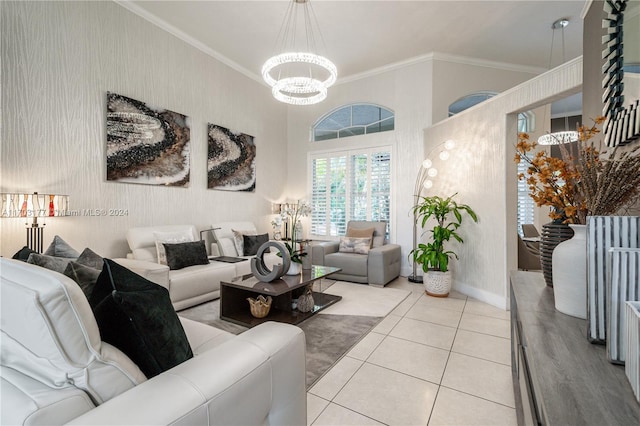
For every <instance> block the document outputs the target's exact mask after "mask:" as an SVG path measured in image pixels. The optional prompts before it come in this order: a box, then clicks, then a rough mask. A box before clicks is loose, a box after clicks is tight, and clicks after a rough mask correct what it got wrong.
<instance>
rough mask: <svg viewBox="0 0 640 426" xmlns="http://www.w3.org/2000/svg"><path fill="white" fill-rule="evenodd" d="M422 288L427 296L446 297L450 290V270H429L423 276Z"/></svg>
mask: <svg viewBox="0 0 640 426" xmlns="http://www.w3.org/2000/svg"><path fill="white" fill-rule="evenodd" d="M423 284H424V289H425V291H426V292H427V294H428V295H429V296H433V297H447V296H449V292H450V291H451V271H447V272H442V271H433V270H431V269H430V270H429V271H428V272H427V273H426V274H424V277H423Z"/></svg>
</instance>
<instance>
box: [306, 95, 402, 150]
mask: <svg viewBox="0 0 640 426" xmlns="http://www.w3.org/2000/svg"><path fill="white" fill-rule="evenodd" d="M394 126H395V116H394V114H393V111H390V110H388V109H386V108H384V107H381V106H378V105H373V104H351V105H347V106H343V107H340V108H338V109H336V110H333V111H332V112H330V113H328V114H327V115H325V116H324V117H321V118H320V119H319V120H318V121H317V122H316V124H315V125H314V126H313V140H314V142H318V141H324V140H328V139H338V138H346V137H349V136H356V135H368V134H370V133H379V132H387V131H389V130H393V129H394Z"/></svg>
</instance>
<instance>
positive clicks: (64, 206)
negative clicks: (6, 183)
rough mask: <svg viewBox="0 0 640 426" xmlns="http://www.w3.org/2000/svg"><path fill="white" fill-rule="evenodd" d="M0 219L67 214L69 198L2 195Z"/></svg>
mask: <svg viewBox="0 0 640 426" xmlns="http://www.w3.org/2000/svg"><path fill="white" fill-rule="evenodd" d="M0 213H1V214H2V217H25V218H36V217H54V216H66V215H67V214H69V196H68V195H59V194H39V193H37V192H34V193H33V194H29V193H2V210H0Z"/></svg>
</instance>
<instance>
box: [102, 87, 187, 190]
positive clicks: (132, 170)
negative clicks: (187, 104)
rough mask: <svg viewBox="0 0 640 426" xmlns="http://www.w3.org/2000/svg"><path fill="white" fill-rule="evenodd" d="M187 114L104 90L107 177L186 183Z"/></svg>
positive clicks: (149, 183)
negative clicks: (105, 103)
mask: <svg viewBox="0 0 640 426" xmlns="http://www.w3.org/2000/svg"><path fill="white" fill-rule="evenodd" d="M190 139H191V129H190V125H189V117H187V116H186V115H183V114H179V113H177V112H173V111H169V110H166V109H162V108H158V107H156V106H151V105H149V104H146V103H144V102H140V101H137V100H135V99H131V98H127V97H125V96H122V95H118V94H116V93H111V92H107V180H111V181H119V182H127V183H139V184H146V185H165V186H180V187H187V186H189V173H190V150H191V148H190Z"/></svg>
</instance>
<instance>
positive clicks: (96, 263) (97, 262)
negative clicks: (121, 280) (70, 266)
mask: <svg viewBox="0 0 640 426" xmlns="http://www.w3.org/2000/svg"><path fill="white" fill-rule="evenodd" d="M76 262H78V263H80V264H81V265H84V266H89V267H90V268H94V269H97V270H99V271H101V270H102V265H103V264H104V259H102V256H100V255H99V254H97V253H96V252H94V251H93V250H91V249H90V248H88V247H87V248H85V249H84V250H82V253H80V256H78V259H76Z"/></svg>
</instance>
